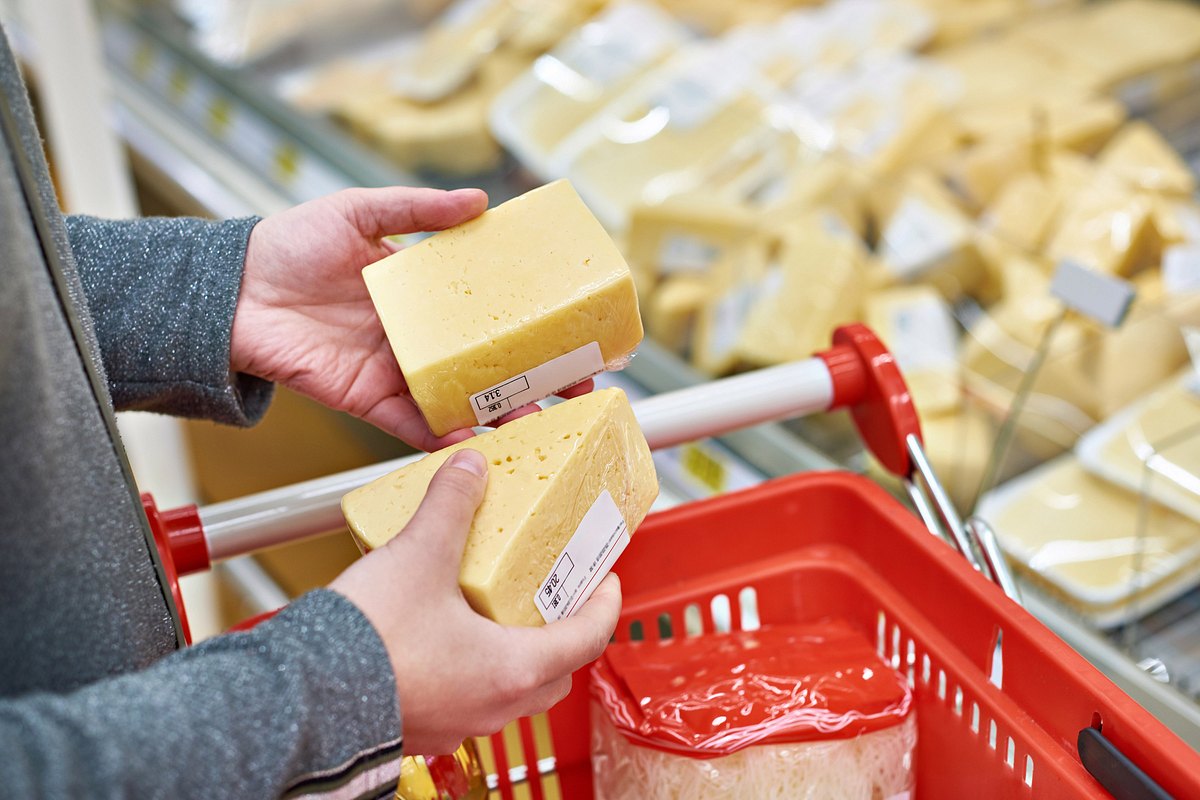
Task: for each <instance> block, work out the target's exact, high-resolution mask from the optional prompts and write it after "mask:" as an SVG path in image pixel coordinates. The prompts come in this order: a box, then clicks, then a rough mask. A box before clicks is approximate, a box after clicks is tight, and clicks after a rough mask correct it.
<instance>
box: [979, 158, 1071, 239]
mask: <svg viewBox="0 0 1200 800" xmlns="http://www.w3.org/2000/svg"><path fill="white" fill-rule="evenodd" d="M1061 202H1062V198H1061V196H1060V193H1059V192H1057V191H1056V190H1055V187H1054V185H1053V183H1052V182H1051V181H1050V180H1049V179H1048V178H1047V177H1045V176H1044V175H1042V174H1040V173H1038V172H1033V171H1030V172H1024V173H1021V174H1019V175H1015V176H1013V177H1012V178H1011V179H1010V180H1009V181H1008V182H1007V183H1005V184H1004V186H1003V187H1002V188H1001V189H1000V191H999V192H998V193H997V195H996V198H995V199H994V200H993V201H992V203H991V204H990V205H989V206H988V207H987V209H986V210H985V211H984V213H983V217H982V218H981V219H980V223H981V225H982V227H983V228H984V229H985V230H988V231H991V232H992V233H994V234H995V235H996V236H998V237H1000V238H1001V239H1004V240H1005V241H1008V242H1011V243H1012V244H1014V245H1016V246H1017V247H1019V248H1021V249H1023V250H1026V251H1028V252H1032V253H1036V252H1040V251H1041V249H1042V245H1043V244H1044V242H1045V240H1046V238H1047V236H1048V235H1049V233H1050V228H1051V226H1052V225H1053V223H1054V219H1055V215H1056V214H1057V213H1058V210H1059V204H1060V203H1061Z"/></svg>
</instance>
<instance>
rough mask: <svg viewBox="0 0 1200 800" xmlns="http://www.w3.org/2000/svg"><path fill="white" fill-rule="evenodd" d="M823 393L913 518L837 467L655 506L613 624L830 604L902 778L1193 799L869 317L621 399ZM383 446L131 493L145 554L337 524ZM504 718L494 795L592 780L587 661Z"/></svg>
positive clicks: (736, 417)
mask: <svg viewBox="0 0 1200 800" xmlns="http://www.w3.org/2000/svg"><path fill="white" fill-rule="evenodd" d="M839 407H846V408H849V409H850V411H851V414H852V415H853V416H854V419H855V422H856V425H857V427H858V429H859V431H860V433H861V435H862V436H863V439H864V441H865V443H866V444H867V446H868V447H869V448H870V449H871V450H872V452H873V453H874V455H875V456H876V458H878V459H879V460H880V461H881V463H883V464H884V466H886V467H887V468H888V469H889V470H891V471H892V472H894V473H896V474H897V475H900V476H902V477H903V478H904V480H905V485H906V487H908V492H909V495H910V497H911V498H912V500H913V503H914V505H915V507H916V508H917V510H918V512H919V514H920V517H921V518H922V519H918V518H917V517H915V516H913V515H912V514H911V513H909V512H908V511H907V510H906V509H905V508H904V507H903V506H901V505H900V504H899V503H898V502H897V501H896V500H895V499H894V498H892V497H891V496H889V495H888V494H886V493H885V492H884V491H883V490H882V489H880V488H879V487H877V486H876V485H874V484H873V483H871V482H869V481H867V480H866V479H864V478H861V477H859V476H855V475H852V474H849V473H839V472H824V473H808V474H801V475H795V476H791V477H787V478H781V479H777V480H774V481H770V482H767V483H765V484H763V485H761V486H758V487H755V488H752V489H748V490H744V491H741V492H737V493H733V494H729V495H725V496H721V497H717V498H713V499H710V500H705V501H700V502H696V503H690V504H687V505H684V506H680V507H677V508H674V509H671V510H668V511H664V512H660V513H657V514H653V515H651V516H650V517H649V518H648V519H647V520H646V522H645V523H643V525H642V527H641V528H640V529H639V530H638V532H637V535H636V536H634V538H633V541H632V543H631V544H630V545H629V546H628V548H627V549H626V551H625V553H624V554H623V555H622V557H621V559H620V561H619V563H618V564H617V567H616V572H617V573H618V574H619V575H620V576H621V581H622V587H623V591H624V596H625V603H624V609H623V612H622V615H621V619H620V622H619V624H618V628H617V634H616V636H617V638H618V639H620V640H626V639H630V638H645V639H649V640H658V639H668V638H671V637H674V636H687V635H694V634H695V633H698V632H700V631H713V630H716V631H720V630H728V629H731V628H734V629H737V628H752V627H755V626H757V625H761V624H774V623H794V622H803V621H812V620H819V619H822V618H825V617H838V618H841V619H843V620H846V621H848V622H850V623H851V624H853V625H855V626H857V627H858V628H859V629H860V630H861V631H862V632H863V633H864V634H865V635H867V636H868V637H869V638H870V639H872V640H873V641H875V642H876V643H877V646H878V649H879V652H880V654H881V656H883V657H884V658H885V659H887V660H888V661H889V662H890V663H891V664H892V666H893V667H895V668H896V669H899V670H902V671H903V672H905V673H906V674H907V675H908V678H909V681H910V683H911V684H912V686H913V687H914V694H915V698H916V711H917V715H918V716H917V720H918V730H919V739H918V742H919V744H918V749H917V763H916V776H917V791H918V793H919V796H921V797H925V798H942V797H947V798H963V797H1052V798H1064V797H1105V796H1107V794H1106V792H1105V787H1107V788H1108V790H1109V791H1111V792H1112V793H1113V794H1114V795H1115V796H1117V797H1169V796H1174V797H1178V798H1200V754H1197V753H1196V752H1195V751H1193V750H1191V749H1190V748H1189V747H1188V746H1187V745H1186V744H1185V743H1184V742H1183V741H1182V740H1180V739H1179V738H1178V737H1176V736H1175V735H1174V734H1173V733H1171V732H1170V731H1169V730H1168V729H1167V728H1166V727H1165V726H1164V725H1162V724H1161V723H1160V722H1158V721H1157V720H1156V719H1154V718H1153V717H1152V716H1151V715H1150V714H1149V713H1148V712H1146V711H1145V710H1144V709H1142V708H1141V707H1140V706H1138V705H1137V704H1136V703H1134V702H1133V701H1132V700H1131V699H1130V698H1129V697H1127V696H1126V695H1124V694H1123V693H1122V692H1121V691H1120V690H1119V689H1118V688H1117V687H1116V686H1115V685H1113V684H1112V683H1111V682H1110V681H1109V680H1108V679H1107V678H1105V677H1104V676H1103V675H1101V674H1100V673H1099V672H1098V671H1097V670H1096V669H1095V668H1093V667H1092V666H1090V665H1089V664H1088V663H1087V662H1086V661H1084V660H1083V658H1082V657H1080V656H1079V655H1078V654H1077V653H1075V652H1074V651H1073V650H1071V649H1070V648H1069V647H1068V646H1067V645H1066V644H1064V643H1063V642H1062V641H1061V640H1059V639H1058V638H1057V637H1055V636H1054V634H1052V633H1051V632H1050V631H1049V630H1047V629H1046V628H1045V627H1044V626H1043V625H1042V624H1041V623H1039V622H1038V621H1037V620H1036V619H1035V618H1034V617H1032V616H1031V615H1029V614H1028V613H1027V612H1026V611H1024V610H1023V609H1022V608H1021V607H1020V606H1019V605H1018V603H1017V602H1015V599H1016V587H1015V586H1014V585H1013V584H1012V582H1011V578H1010V577H1009V576H1008V572H1007V568H1006V566H1005V565H1004V561H1003V559H1002V557H1001V556H1000V554H999V551H998V549H997V547H996V542H995V538H994V536H992V535H991V532H990V530H989V529H988V528H987V527H986V525H983V524H982V523H980V522H979V521H977V520H971V521H968V522H967V523H963V522H962V521H961V520H960V519H959V518H958V516H957V515H956V514H955V513H954V509H953V507H952V505H951V504H950V502H949V500H948V499H947V498H946V496H945V493H944V491H942V489H941V487H940V485H939V484H938V482H937V480H936V478H935V477H934V475H933V473H932V470H931V469H930V467H929V463H928V461H927V460H926V459H925V456H924V453H923V451H922V449H921V445H920V430H919V425H918V422H917V417H916V414H915V412H914V410H913V407H912V404H911V400H910V398H909V395H908V391H907V388H906V387H905V385H904V382H903V379H902V378H901V377H900V374H899V372H898V371H897V369H896V366H895V362H894V360H893V359H892V357H891V355H890V354H889V353H888V352H887V351H886V349H884V348H883V346H882V345H881V344H880V343H879V341H878V340H877V339H876V338H875V337H874V336H873V335H872V334H871V333H870V332H869V331H868V330H866V329H865V328H863V327H862V326H847V327H845V328H841V329H839V330H838V331H837V332H836V333H835V336H834V347H833V349H831V350H830V351H828V352H826V353H823V354H820V355H819V356H817V357H815V358H813V359H810V360H808V361H803V362H798V363H796V364H789V365H784V366H781V367H773V368H769V369H764V370H759V371H757V372H753V373H747V374H745V375H739V376H735V377H733V378H726V379H723V380H721V381H716V382H713V383H710V384H706V385H703V386H697V387H692V388H689V389H684V390H681V391H679V392H672V393H668V394H664V395H658V396H656V397H652V398H649V399H647V400H643V401H639V402H638V403H637V404H635V414H636V416H637V418H638V421H639V423H640V424H641V425H642V428H643V430H644V432H645V433H646V437H647V440H648V441H649V443H650V445H651V447H652V448H658V447H667V446H671V445H675V444H679V443H682V442H686V441H690V440H693V439H696V438H701V437H703V436H711V435H718V434H720V433H724V432H727V431H729V430H733V429H735V428H739V427H743V426H745V425H749V424H753V423H756V422H762V421H765V420H768V419H783V418H787V417H793V416H799V415H802V414H805V413H811V412H814V411H819V410H826V409H830V408H839ZM403 461H404V460H399V461H396V462H389V463H387V464H383V465H376V466H375V467H369V468H364V469H362V470H355V471H352V472H348V473H341V474H339V475H335V476H331V477H329V478H324V479H319V480H317V481H310V482H307V483H304V484H298V485H296V486H294V487H286V488H284V489H279V490H274V491H272V492H266V493H263V494H261V495H255V496H252V497H249V498H243V499H240V500H235V501H230V502H229V503H222V504H217V505H214V506H209V507H207V508H205V509H202V510H197V509H196V508H195V507H188V508H186V509H177V510H174V511H171V512H165V513H160V512H158V511H157V510H156V509H155V508H154V507H153V503H152V502H151V501H149V500H147V511H148V513H149V515H150V517H151V520H152V527H153V528H154V529H155V535H156V537H158V540H159V542H160V547H161V549H162V557H163V561H164V566H165V567H166V568H167V571H168V573H169V574H171V575H173V574H174V570H176V569H178V571H179V572H180V573H181V574H186V573H187V572H190V571H198V570H201V569H206V568H207V567H208V566H209V564H210V563H211V562H212V561H213V560H219V559H222V558H229V557H232V556H234V555H241V554H244V553H247V552H252V551H254V550H257V549H261V548H262V547H266V546H270V545H274V544H279V543H281V542H283V541H290V540H294V539H297V538H302V537H303V536H308V535H314V534H317V533H323V532H326V531H329V530H332V529H335V528H338V527H340V526H341V525H342V519H341V516H340V512H339V509H338V501H339V500H340V497H341V495H342V494H344V493H345V492H346V491H348V490H349V489H351V488H354V487H355V486H358V485H361V484H362V483H364V482H366V481H368V480H371V479H373V478H374V477H377V476H378V475H380V474H384V473H386V472H387V471H390V470H391V469H394V468H396V466H398V465H399V464H401V463H403ZM930 531H933V532H934V533H936V534H938V537H940V538H942V539H943V540H944V541H945V542H946V543H949V544H950V545H951V546H950V547H947V546H946V545H945V544H944V543H943V542H942V541H938V538H935V537H933V536H930V535H929V533H930ZM956 551H957V552H956ZM985 578H991V579H992V580H991V581H989V580H986V579H985ZM1006 595H1007V596H1006ZM176 599H177V602H178V597H177V598H176ZM516 725H517V730H518V735H517V736H509V737H505V736H502V735H500V734H497V735H495V736H493V737H491V748H490V749H491V756H492V759H493V760H494V762H495V770H494V775H493V777H492V782H493V785H494V788H495V789H496V790H497V791H498V793H499V795H500V796H501V797H502V798H505V800H510V799H511V798H514V797H516V796H518V795H517V792H518V791H519V792H520V794H521V795H523V796H527V797H531V798H533V800H542V799H543V798H547V797H551V796H554V795H559V796H561V797H564V798H568V800H576V798H583V799H584V800H586V799H587V798H591V797H592V783H591V773H590V755H589V744H590V743H589V723H588V676H587V670H586V668H585V669H584V670H581V671H580V672H579V673H578V674H577V675H575V680H574V687H573V689H572V691H571V693H570V695H569V696H568V697H567V698H566V699H565V700H563V701H562V702H561V703H559V704H558V705H557V706H555V707H554V708H553V709H551V711H550V712H549V713H548V715H547V716H546V717H545V718H544V719H540V720H536V721H535V720H530V719H522V720H519V721H518V722H517V723H516ZM547 726H548V731H547V730H546V727H547ZM1102 784H1103V785H1102ZM518 786H520V788H519V789H518Z"/></svg>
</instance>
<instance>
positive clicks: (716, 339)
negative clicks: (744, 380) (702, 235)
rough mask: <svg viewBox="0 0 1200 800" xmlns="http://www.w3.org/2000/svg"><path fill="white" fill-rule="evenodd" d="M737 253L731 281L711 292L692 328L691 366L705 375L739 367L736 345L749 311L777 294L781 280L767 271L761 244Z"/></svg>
mask: <svg viewBox="0 0 1200 800" xmlns="http://www.w3.org/2000/svg"><path fill="white" fill-rule="evenodd" d="M739 252H740V255H739V257H738V263H737V265H736V271H735V277H734V279H733V280H732V281H731V282H729V283H727V284H725V285H723V286H722V287H721V288H720V289H719V290H715V291H714V293H713V295H712V296H711V298H710V299H709V301H708V302H707V303H705V304H704V306H703V307H702V308H701V309H700V312H699V313H698V314H697V315H696V320H695V325H694V326H693V328H692V346H691V359H692V364H693V365H694V366H695V367H696V369H698V370H700V371H701V372H703V373H705V374H707V375H724V374H727V373H729V372H732V371H733V370H734V369H735V368H736V367H738V366H740V364H741V352H740V350H739V348H738V342H739V340H740V339H741V336H742V331H743V330H744V329H745V326H746V321H747V319H748V318H749V316H750V310H751V309H752V308H754V306H755V305H757V304H758V302H759V301H760V300H761V299H762V298H763V297H765V296H767V295H769V294H771V293H774V292H777V291H778V289H779V283H780V281H781V279H782V275H781V272H780V270H778V269H772V268H771V265H770V263H769V261H768V257H767V252H768V251H767V247H766V242H765V241H763V240H758V241H757V243H756V244H755V246H752V247H747V248H744V249H742V250H741V251H739ZM715 288H716V287H714V289H715Z"/></svg>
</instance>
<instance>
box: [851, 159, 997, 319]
mask: <svg viewBox="0 0 1200 800" xmlns="http://www.w3.org/2000/svg"><path fill="white" fill-rule="evenodd" d="M874 199H875V202H876V209H877V210H876V212H875V213H876V221H877V223H876V224H877V226H878V230H879V231H880V233H879V242H878V244H877V246H876V252H877V254H878V255H879V259H880V261H881V262H882V264H883V265H884V266H885V267H886V268H887V269H888V270H889V271H891V272H892V273H894V274H895V276H896V277H897V278H898V280H900V281H915V280H921V281H924V282H927V283H930V284H932V285H934V286H936V287H937V288H938V290H939V291H941V292H942V294H943V295H945V296H946V297H947V298H950V299H956V298H958V297H959V296H961V295H962V294H970V293H973V292H976V291H978V290H979V288H980V287H981V286H982V285H983V284H984V283H985V282H986V280H987V273H986V269H985V267H984V263H983V260H982V259H981V258H980V255H979V253H978V251H977V250H976V248H975V226H974V224H973V222H972V220H971V219H970V217H968V216H967V215H966V214H965V213H963V212H962V211H961V210H960V209H959V208H958V206H957V205H956V203H955V201H954V198H953V195H951V193H950V192H949V190H948V189H947V188H946V187H945V186H944V185H943V184H942V183H941V182H940V181H939V180H938V179H937V178H936V177H934V176H933V175H932V174H930V173H928V172H926V171H915V172H912V173H909V174H908V175H907V176H905V178H904V180H903V181H900V182H899V183H897V184H895V185H894V186H888V185H885V186H883V187H881V188H880V190H879V191H878V192H877V193H876V196H875V198H874Z"/></svg>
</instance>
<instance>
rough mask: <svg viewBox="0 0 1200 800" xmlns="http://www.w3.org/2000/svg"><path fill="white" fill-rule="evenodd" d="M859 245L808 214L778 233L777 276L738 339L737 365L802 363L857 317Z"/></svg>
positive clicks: (767, 285)
mask: <svg viewBox="0 0 1200 800" xmlns="http://www.w3.org/2000/svg"><path fill="white" fill-rule="evenodd" d="M863 249H864V248H863V246H862V244H861V243H860V242H859V241H858V240H857V238H855V237H854V235H853V234H852V233H850V232H849V231H847V230H845V229H844V228H841V227H840V226H839V225H838V224H837V223H836V222H835V223H834V224H833V225H830V224H829V223H828V222H827V221H826V219H824V218H822V217H821V216H820V215H814V214H810V215H809V216H808V217H807V218H801V219H799V220H797V221H796V222H794V223H792V225H791V226H790V227H788V228H787V229H786V231H785V232H784V234H783V241H782V247H781V250H780V253H779V262H778V266H777V267H776V269H777V270H778V273H777V274H776V275H775V276H774V279H772V278H767V279H766V283H765V285H764V286H763V289H762V291H761V292H760V293H759V296H758V298H757V299H756V302H755V303H754V304H753V305H752V306H751V308H750V309H749V311H748V313H747V316H746V322H745V324H744V325H743V327H742V330H741V333H740V334H739V338H738V342H737V349H738V352H739V353H740V355H741V358H742V360H744V361H746V362H747V363H749V364H752V365H756V366H767V365H770V364H782V363H785V362H788V361H796V360H799V359H803V358H807V357H809V356H810V355H812V354H813V353H814V352H816V351H818V350H824V349H825V348H826V347H828V345H829V340H830V335H831V334H832V332H833V329H834V328H836V327H837V326H838V325H842V324H845V323H847V322H851V321H853V320H855V319H857V318H858V316H859V313H860V308H861V301H862V270H863V267H862V257H863Z"/></svg>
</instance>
